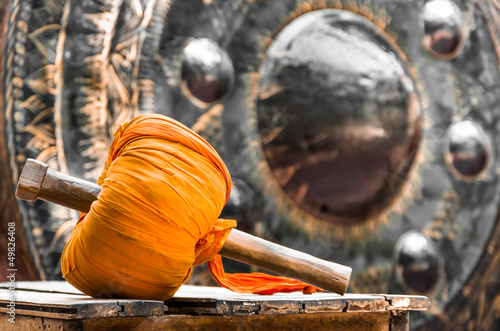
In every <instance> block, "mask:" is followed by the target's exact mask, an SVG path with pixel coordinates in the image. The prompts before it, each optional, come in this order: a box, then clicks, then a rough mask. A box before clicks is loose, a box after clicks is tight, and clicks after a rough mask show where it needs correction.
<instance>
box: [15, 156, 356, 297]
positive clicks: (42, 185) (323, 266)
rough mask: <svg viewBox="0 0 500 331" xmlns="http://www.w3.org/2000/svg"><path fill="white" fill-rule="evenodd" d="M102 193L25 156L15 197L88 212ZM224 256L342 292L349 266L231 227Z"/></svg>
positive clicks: (94, 186) (92, 186)
mask: <svg viewBox="0 0 500 331" xmlns="http://www.w3.org/2000/svg"><path fill="white" fill-rule="evenodd" d="M100 192H101V187H100V186H99V185H96V184H93V183H90V182H87V181H84V180H81V179H78V178H74V177H71V176H67V175H63V174H61V173H58V172H57V171H54V170H51V169H48V166H47V165H46V164H44V163H42V162H39V161H36V160H33V159H28V160H27V161H26V165H25V166H24V168H23V171H22V173H21V177H20V178H19V183H18V185H17V191H16V196H17V197H18V198H19V199H23V200H29V201H35V200H37V199H42V200H45V201H50V202H53V203H56V204H59V205H62V206H65V207H68V208H72V209H76V210H79V211H81V212H88V211H89V209H90V205H91V204H92V202H94V201H95V200H97V196H98V195H99V193H100ZM219 254H221V255H222V256H224V257H227V258H230V259H233V260H237V261H240V262H244V263H247V264H250V265H254V266H256V267H259V268H262V269H266V270H269V271H271V272H274V273H276V274H279V275H282V276H287V277H291V278H295V279H298V280H300V281H303V282H305V283H308V284H311V285H314V286H317V287H320V288H322V289H324V290H327V291H332V292H335V293H339V294H341V295H343V294H344V293H345V291H346V290H347V286H348V285H349V279H350V276H351V272H352V269H351V268H349V267H346V266H343V265H340V264H337V263H333V262H329V261H325V260H321V259H318V258H316V257H314V256H311V255H308V254H305V253H302V252H299V251H296V250H293V249H291V248H287V247H284V246H281V245H278V244H274V243H271V242H269V241H267V240H264V239H261V238H258V237H255V236H252V235H250V234H248V233H245V232H242V231H238V230H235V229H233V230H232V231H231V233H230V234H229V236H228V237H227V239H226V242H225V243H224V247H222V249H221V251H220V252H219Z"/></svg>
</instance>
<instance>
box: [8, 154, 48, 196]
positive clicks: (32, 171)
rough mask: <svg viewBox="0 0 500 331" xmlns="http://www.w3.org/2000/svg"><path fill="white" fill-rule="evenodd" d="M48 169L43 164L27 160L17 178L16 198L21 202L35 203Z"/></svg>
mask: <svg viewBox="0 0 500 331" xmlns="http://www.w3.org/2000/svg"><path fill="white" fill-rule="evenodd" d="M48 169H49V166H48V165H46V164H45V163H43V162H40V161H37V160H34V159H28V161H26V165H25V166H24V168H23V171H22V172H21V176H20V177H19V182H18V184H17V189H16V197H18V198H19V199H22V200H28V201H36V200H37V199H38V194H39V193H40V189H41V188H42V183H43V180H44V179H45V175H46V174H47V170H48Z"/></svg>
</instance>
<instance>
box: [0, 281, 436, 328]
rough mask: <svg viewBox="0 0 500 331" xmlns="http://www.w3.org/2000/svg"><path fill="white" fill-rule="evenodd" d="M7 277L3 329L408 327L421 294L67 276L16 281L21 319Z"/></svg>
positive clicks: (0, 311)
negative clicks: (110, 290) (171, 289)
mask: <svg viewBox="0 0 500 331" xmlns="http://www.w3.org/2000/svg"><path fill="white" fill-rule="evenodd" d="M8 288H9V283H0V315H1V318H0V330H64V331H66V330H71V331H73V330H109V329H113V330H207V331H208V330H259V331H265V330H370V331H371V330H380V331H384V330H387V331H389V330H391V331H402V330H408V329H409V325H408V324H409V320H408V314H409V311H417V310H427V308H428V307H429V305H430V302H429V300H428V299H427V298H426V297H423V296H408V295H384V294H380V295H363V294H346V295H344V296H340V295H338V294H333V293H315V294H310V295H304V294H302V293H290V294H275V295H254V294H238V293H234V292H231V291H229V290H226V289H224V288H220V287H207V286H190V285H183V286H182V287H181V288H180V290H179V291H178V292H177V293H176V294H175V296H174V297H173V298H172V299H169V300H167V301H165V302H162V301H152V300H151V301H149V300H129V299H94V298H91V297H89V296H87V295H85V294H82V293H81V292H80V291H78V290H77V289H75V288H74V287H72V286H71V285H69V284H68V283H66V282H64V281H50V282H18V283H16V289H15V291H14V293H15V295H16V301H15V322H16V323H15V324H13V323H11V322H9V321H8V319H9V318H10V316H9V315H8V312H9V308H8V307H7V305H8V304H9V303H10V295H9V290H8Z"/></svg>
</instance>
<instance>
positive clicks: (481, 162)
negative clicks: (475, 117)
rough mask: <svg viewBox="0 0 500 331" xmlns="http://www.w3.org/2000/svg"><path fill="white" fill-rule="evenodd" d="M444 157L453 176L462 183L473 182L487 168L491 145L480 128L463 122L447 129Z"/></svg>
mask: <svg viewBox="0 0 500 331" xmlns="http://www.w3.org/2000/svg"><path fill="white" fill-rule="evenodd" d="M444 157H445V161H446V163H447V165H448V167H449V169H450V170H451V172H452V173H453V174H454V175H455V176H457V177H458V178H460V179H462V180H464V181H475V180H477V179H480V178H481V177H482V176H483V175H484V174H485V172H486V169H487V168H488V164H489V161H490V157H491V144H490V141H489V139H488V136H487V135H486V133H485V132H484V130H483V128H482V127H481V126H479V125H478V124H477V123H474V122H472V121H470V120H464V121H461V122H457V123H454V124H452V125H451V126H450V127H449V128H448V131H447V144H446V147H445V154H444Z"/></svg>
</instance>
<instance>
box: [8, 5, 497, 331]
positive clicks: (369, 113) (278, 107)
mask: <svg viewBox="0 0 500 331" xmlns="http://www.w3.org/2000/svg"><path fill="white" fill-rule="evenodd" d="M436 3H438V5H437V6H436ZM0 4H2V6H0V16H1V17H2V22H3V26H4V27H6V33H2V34H1V38H0V39H1V42H0V44H3V45H4V46H2V47H3V48H2V49H4V52H2V53H0V54H1V55H0V56H2V57H3V59H2V66H0V68H2V70H1V72H2V74H1V77H2V82H1V83H2V85H3V89H2V94H1V98H0V104H1V105H2V109H3V111H2V116H1V117H0V121H1V129H2V131H0V133H1V137H0V153H1V154H0V156H1V159H0V161H1V162H2V164H1V166H0V171H1V172H0V175H1V176H0V178H1V184H2V186H1V189H2V192H1V193H2V197H5V199H2V203H3V208H2V210H1V212H2V214H1V215H2V218H1V226H2V229H6V228H7V226H6V224H7V222H9V221H10V220H15V221H16V222H18V231H17V233H18V234H19V235H18V237H17V238H16V241H17V242H18V243H19V246H20V247H23V249H21V251H20V252H23V254H22V255H21V254H20V256H23V265H24V266H25V270H24V271H23V273H22V274H23V277H24V279H29V278H31V279H33V278H35V277H37V276H38V277H41V278H45V279H55V278H58V277H60V267H59V266H58V261H59V256H60V252H61V250H62V247H63V246H64V243H65V238H66V237H67V235H68V234H69V233H70V231H71V228H72V226H73V224H74V222H75V217H76V215H72V214H71V213H70V212H69V211H68V210H65V209H63V208H59V207H56V206H53V205H48V204H45V203H36V204H30V203H21V202H18V205H17V206H16V205H15V203H14V201H15V200H14V197H13V189H12V184H13V183H15V181H16V180H17V177H18V175H19V169H20V168H21V167H22V165H23V163H24V161H25V159H26V158H27V157H36V158H38V159H40V160H42V161H45V162H48V163H49V164H50V165H51V167H53V168H56V169H59V170H60V171H63V172H67V173H69V174H71V175H75V176H79V177H82V178H86V179H89V180H95V179H96V177H97V175H98V174H99V172H100V170H101V169H102V164H103V159H104V157H105V155H106V152H107V148H108V145H109V143H110V139H111V138H110V137H111V133H112V132H113V130H114V129H115V128H116V126H117V125H119V124H120V123H122V122H123V121H125V120H127V119H129V118H132V117H133V116H136V115H138V114H141V113H147V112H158V113H162V114H165V115H168V116H172V117H174V118H176V119H178V120H180V121H182V122H183V123H185V124H186V125H188V126H190V127H192V128H193V129H195V130H196V131H197V132H199V133H200V134H201V135H203V136H204V137H205V138H206V139H208V140H209V141H210V143H211V144H213V145H214V146H215V148H216V149H217V150H218V151H219V153H220V154H221V156H222V157H223V158H224V160H225V161H226V163H227V165H228V167H229V169H230V171H231V174H232V176H233V177H234V178H237V181H236V182H238V183H239V184H238V185H239V186H238V187H239V188H238V190H236V193H235V194H236V195H234V197H233V199H232V200H233V202H232V203H234V206H231V208H228V210H227V211H226V213H228V214H231V216H237V215H233V214H234V213H235V212H238V211H240V212H241V213H242V215H241V216H239V217H241V219H242V220H244V225H245V229H248V231H252V232H253V233H254V234H257V235H260V236H263V237H266V238H268V239H271V240H274V241H277V242H280V243H282V244H284V245H287V246H290V247H293V248H295V249H299V250H303V251H306V252H308V253H311V254H313V255H316V256H318V257H320V258H324V259H329V260H332V261H336V262H339V263H343V264H347V265H350V266H352V267H353V269H354V272H353V277H352V281H351V285H350V289H349V290H350V291H353V292H364V293H384V292H386V293H387V292H389V293H402V292H407V293H423V294H425V295H427V296H429V298H430V299H431V300H432V302H433V306H432V309H431V311H429V312H428V313H422V314H412V316H411V318H412V321H411V325H412V328H414V329H425V330H455V329H460V328H462V329H466V328H468V329H473V330H481V329H483V330H494V329H495V328H496V329H498V325H499V324H498V323H499V322H498V316H500V308H499V306H498V301H499V300H500V294H499V293H500V280H499V278H498V274H500V247H499V245H500V244H499V238H500V225H499V220H498V205H499V199H500V197H499V192H500V190H499V187H498V185H499V183H498V179H499V178H498V176H499V168H500V167H499V166H500V164H499V162H500V161H499V160H498V157H497V156H498V154H499V153H498V152H499V151H498V146H500V125H498V123H500V122H499V117H500V113H499V112H498V107H499V106H498V105H499V104H500V84H499V82H500V74H499V70H498V65H499V62H498V57H497V54H496V53H495V50H498V49H500V44H499V41H500V35H498V31H499V30H498V28H499V16H498V15H499V13H500V12H499V10H498V9H497V8H498V7H497V5H496V3H495V2H493V1H486V0H479V1H477V2H473V1H467V0H461V1H458V0H457V1H447V0H434V1H424V0H416V1H398V0H396V1H390V2H387V1H378V0H373V1H368V2H367V1H353V0H349V1H348V0H346V1H341V0H335V1H333V0H332V1H330V0H310V1H308V0H307V1H306V0H273V1H250V0H231V1H229V0H211V1H208V0H204V1H201V0H183V1H168V0H134V1H119V0H107V1H94V0H90V1H85V2H79V1H72V0H67V1H65V0H59V1H50V0H47V1H30V0H16V1H5V0H4V1H1V2H0ZM436 7H437V8H438V9H439V8H440V9H439V10H438V12H436V9H435V8H436ZM6 8H8V10H7V9H6ZM332 10H333V11H332ZM197 40H211V41H212V42H211V43H210V44H211V45H215V46H217V47H211V48H210V49H206V50H204V51H206V52H210V54H207V58H213V59H216V58H219V57H218V56H217V54H218V55H220V58H221V59H222V58H224V56H225V55H227V58H226V60H224V61H223V62H221V66H219V67H218V68H219V69H215V70H214V71H213V72H211V71H210V70H211V69H210V70H209V69H207V68H205V69H204V70H202V71H201V75H199V76H200V77H201V78H203V79H201V80H200V79H196V81H203V82H205V83H207V82H208V83H210V84H212V83H214V82H216V84H215V85H213V84H212V85H210V86H212V87H215V89H214V90H220V91H222V92H221V93H219V92H217V93H214V94H213V95H215V96H216V97H214V98H213V99H210V100H205V102H204V103H203V104H201V103H199V102H198V101H199V98H198V101H197V100H196V99H193V95H192V94H191V95H190V93H187V92H188V91H186V89H183V88H182V86H183V83H186V82H187V81H188V80H189V79H190V77H192V76H190V75H187V76H186V74H184V75H183V72H182V67H183V55H182V54H183V52H184V51H185V50H186V49H187V47H188V46H189V44H190V43H192V42H194V41H197ZM221 54H222V55H221ZM224 54H225V55H224ZM229 60H230V61H229ZM184 63H185V61H184ZM190 63H195V62H190ZM231 67H232V68H231ZM233 71H234V81H231V80H232V78H231V72H233ZM195 76H197V75H195ZM218 82H221V84H219V83H218ZM223 82H228V86H229V85H231V86H232V87H230V86H229V87H228V88H227V89H226V88H223V89H219V87H220V86H222V85H224V84H225V83H224V84H222V83H223ZM224 86H225V85H224ZM193 91H194V90H193ZM199 97H200V95H199ZM464 122H471V123H474V127H475V128H476V129H477V130H476V131H475V132H476V133H475V135H474V134H473V135H464V134H463V132H462V130H461V129H459V130H456V129H454V128H456V127H460V124H459V123H464ZM463 136H466V137H469V138H467V139H468V140H466V141H462V140H460V139H462V138H461V137H463ZM471 141H472V142H471ZM463 155H465V159H463V158H462V159H460V157H461V156H463ZM450 160H451V162H450ZM464 160H465V162H464ZM459 161H460V162H459ZM483 161H484V162H483ZM464 164H469V166H470V167H469V166H468V167H467V168H466V169H467V171H465V172H466V176H465V177H464V176H460V175H457V172H459V173H460V172H461V171H463V170H464V169H465V168H464V167H463V165H464ZM313 184H314V185H313ZM249 215H251V216H250V217H249ZM252 220H253V223H252ZM21 225H22V226H21ZM2 231H5V230H2ZM22 231H24V233H23V232H22ZM2 233H4V232H2ZM409 233H410V234H417V235H416V236H409V235H408V234H409ZM16 247H17V245H16ZM0 254H2V258H3V257H4V256H7V254H4V252H3V251H2V252H0ZM5 262H6V261H3V260H2V263H5ZM2 270H6V268H3V269H2ZM197 274H198V275H200V276H198V278H197V279H196V280H195V281H196V282H198V283H203V284H206V283H207V281H208V277H207V278H206V279H205V278H204V275H206V274H205V273H203V270H200V271H199V272H198V273H197ZM20 279H22V278H21V277H20Z"/></svg>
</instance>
